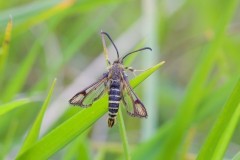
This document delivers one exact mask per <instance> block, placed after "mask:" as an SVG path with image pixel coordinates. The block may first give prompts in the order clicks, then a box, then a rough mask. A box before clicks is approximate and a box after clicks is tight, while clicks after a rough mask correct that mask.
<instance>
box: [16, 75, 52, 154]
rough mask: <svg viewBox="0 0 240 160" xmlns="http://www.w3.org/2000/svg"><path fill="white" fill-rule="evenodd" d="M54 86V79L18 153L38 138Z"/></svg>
mask: <svg viewBox="0 0 240 160" xmlns="http://www.w3.org/2000/svg"><path fill="white" fill-rule="evenodd" d="M55 84H56V79H54V81H53V83H52V86H51V88H50V90H49V92H48V95H47V97H46V99H45V101H44V103H43V105H42V108H41V110H40V112H39V114H38V116H37V118H36V120H35V122H34V124H33V126H32V128H31V129H30V131H29V133H28V135H27V137H26V139H25V141H24V143H23V146H22V148H21V149H20V152H19V153H22V152H23V151H24V150H26V149H27V148H28V147H30V146H31V145H32V144H33V143H35V142H36V141H37V139H38V136H39V132H40V127H41V123H42V119H43V116H44V113H45V111H46V109H47V107H48V104H49V101H50V99H51V96H52V93H53V89H54V86H55Z"/></svg>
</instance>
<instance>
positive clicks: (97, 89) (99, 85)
mask: <svg viewBox="0 0 240 160" xmlns="http://www.w3.org/2000/svg"><path fill="white" fill-rule="evenodd" d="M107 82H108V77H107V75H104V76H103V78H101V79H100V80H98V81H97V82H95V83H93V84H91V85H90V86H88V87H87V88H85V89H84V90H82V91H80V92H78V93H77V94H76V95H74V96H73V97H72V98H71V99H70V100H69V103H70V104H72V105H77V106H81V107H89V106H91V105H92V104H93V102H94V101H96V100H97V99H99V98H100V97H101V96H102V95H103V94H104V92H105V91H106V90H107V88H106V87H107Z"/></svg>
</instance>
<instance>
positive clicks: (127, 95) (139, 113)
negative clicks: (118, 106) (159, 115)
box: [122, 76, 147, 118]
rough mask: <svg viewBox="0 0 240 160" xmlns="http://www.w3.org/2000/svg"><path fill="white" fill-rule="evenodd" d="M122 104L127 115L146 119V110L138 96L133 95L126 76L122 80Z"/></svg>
mask: <svg viewBox="0 0 240 160" xmlns="http://www.w3.org/2000/svg"><path fill="white" fill-rule="evenodd" d="M122 102H123V104H124V106H125V107H126V110H127V113H128V114H129V115H131V116H133V117H145V118H146V117H147V111H146V108H145V107H144V105H143V103H142V102H141V101H140V99H139V98H138V96H137V95H136V94H135V93H134V91H133V89H132V88H131V86H130V84H129V82H128V80H127V77H126V76H125V77H124V79H123V93H122Z"/></svg>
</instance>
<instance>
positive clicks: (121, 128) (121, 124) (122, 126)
mask: <svg viewBox="0 0 240 160" xmlns="http://www.w3.org/2000/svg"><path fill="white" fill-rule="evenodd" d="M121 108H122V107H119V110H118V124H119V132H120V136H121V139H122V144H123V150H124V155H125V159H126V160H130V159H131V156H130V150H129V145H128V140H127V133H126V128H125V124H124V120H123V115H122V110H121Z"/></svg>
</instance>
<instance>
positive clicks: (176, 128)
mask: <svg viewBox="0 0 240 160" xmlns="http://www.w3.org/2000/svg"><path fill="white" fill-rule="evenodd" d="M237 3H238V1H237V0H231V1H228V3H227V5H226V7H225V10H224V12H225V13H224V14H223V15H221V18H220V19H219V24H218V25H217V28H216V29H214V30H216V34H215V37H214V38H213V40H212V42H211V43H210V44H209V46H208V48H207V50H206V51H205V53H204V54H203V57H202V59H201V60H200V61H199V64H198V65H197V68H196V70H195V72H194V75H193V76H192V78H191V80H190V83H189V85H188V87H187V91H186V95H185V98H184V100H183V102H182V104H181V106H180V107H179V108H180V111H179V112H178V113H177V115H176V117H175V119H174V125H173V126H172V129H171V132H170V134H169V135H168V137H166V141H165V143H164V147H163V149H162V150H160V152H159V155H158V157H160V158H161V159H169V160H171V159H175V158H176V157H175V156H176V154H177V150H178V149H179V146H180V145H181V143H182V140H183V139H184V136H185V134H186V131H187V130H188V128H189V126H190V125H191V122H192V119H194V117H195V114H194V113H195V111H196V109H197V106H198V104H199V102H200V101H201V97H202V95H203V91H204V86H205V83H206V81H207V78H208V76H209V74H210V73H211V71H212V68H213V66H214V64H215V60H216V54H217V53H218V52H217V51H218V48H219V47H220V45H221V42H222V40H223V37H224V34H225V30H226V28H227V26H228V24H229V22H230V20H231V18H232V17H233V13H234V11H235V9H236V7H237Z"/></svg>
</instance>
